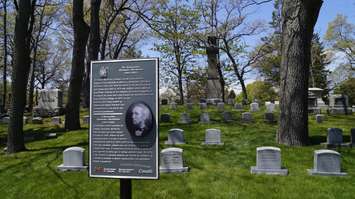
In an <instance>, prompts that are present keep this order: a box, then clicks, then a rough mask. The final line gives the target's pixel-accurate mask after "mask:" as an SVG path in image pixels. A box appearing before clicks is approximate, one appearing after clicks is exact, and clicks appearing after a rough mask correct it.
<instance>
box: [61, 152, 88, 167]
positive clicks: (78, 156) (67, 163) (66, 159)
mask: <svg viewBox="0 0 355 199" xmlns="http://www.w3.org/2000/svg"><path fill="white" fill-rule="evenodd" d="M84 151H85V150H84V149H83V148H81V147H70V148H67V149H65V150H64V152H63V164H61V165H59V166H58V167H57V168H58V170H60V171H82V170H86V169H87V166H84Z"/></svg>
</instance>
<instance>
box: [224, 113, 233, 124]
mask: <svg viewBox="0 0 355 199" xmlns="http://www.w3.org/2000/svg"><path fill="white" fill-rule="evenodd" d="M222 117H223V121H224V122H232V121H233V116H232V113H231V112H229V111H224V112H223V113H222Z"/></svg>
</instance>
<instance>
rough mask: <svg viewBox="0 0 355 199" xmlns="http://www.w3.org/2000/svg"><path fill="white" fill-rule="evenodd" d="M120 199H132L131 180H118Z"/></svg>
mask: <svg viewBox="0 0 355 199" xmlns="http://www.w3.org/2000/svg"><path fill="white" fill-rule="evenodd" d="M120 198H121V199H132V181H131V179H120Z"/></svg>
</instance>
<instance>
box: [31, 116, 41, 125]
mask: <svg viewBox="0 0 355 199" xmlns="http://www.w3.org/2000/svg"><path fill="white" fill-rule="evenodd" d="M32 124H43V119H42V118H41V117H34V118H32Z"/></svg>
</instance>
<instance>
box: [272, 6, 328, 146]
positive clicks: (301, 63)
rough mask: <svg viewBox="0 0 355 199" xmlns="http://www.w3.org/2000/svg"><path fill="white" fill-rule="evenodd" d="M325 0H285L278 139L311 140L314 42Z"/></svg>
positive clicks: (285, 141) (288, 142)
mask: <svg viewBox="0 0 355 199" xmlns="http://www.w3.org/2000/svg"><path fill="white" fill-rule="evenodd" d="M322 3H323V1H322V0H309V1H303V0H283V2H282V18H283V20H282V40H281V41H282V42H281V45H282V49H281V68H280V110H281V113H280V125H279V129H278V134H277V136H278V137H277V138H278V142H279V143H280V144H286V145H306V144H307V143H308V108H307V104H308V100H307V99H308V92H307V91H308V80H309V71H310V70H309V66H310V65H311V43H312V37H313V29H314V25H315V24H316V22H317V18H318V15H319V11H320V8H321V6H322Z"/></svg>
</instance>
